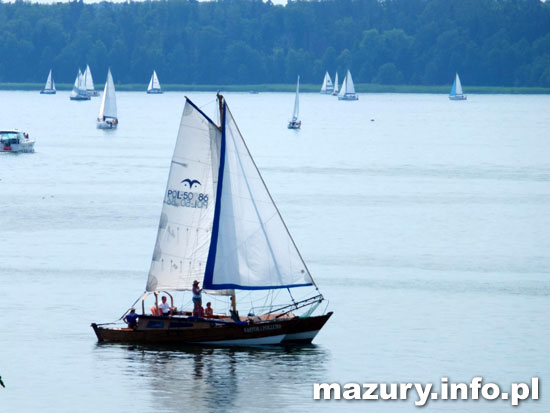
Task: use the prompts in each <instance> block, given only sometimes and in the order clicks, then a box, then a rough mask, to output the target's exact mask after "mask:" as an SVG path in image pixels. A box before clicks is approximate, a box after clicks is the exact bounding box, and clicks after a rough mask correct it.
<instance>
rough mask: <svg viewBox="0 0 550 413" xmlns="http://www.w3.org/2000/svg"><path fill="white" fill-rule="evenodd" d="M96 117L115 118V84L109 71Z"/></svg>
mask: <svg viewBox="0 0 550 413" xmlns="http://www.w3.org/2000/svg"><path fill="white" fill-rule="evenodd" d="M97 117H98V119H103V117H106V118H116V117H117V108H116V94H115V82H113V76H112V75H111V69H109V71H108V72H107V81H106V82H105V89H104V90H103V96H102V98H101V106H100V107H99V114H98V115H97Z"/></svg>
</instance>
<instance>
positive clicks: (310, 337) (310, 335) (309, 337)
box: [285, 330, 319, 340]
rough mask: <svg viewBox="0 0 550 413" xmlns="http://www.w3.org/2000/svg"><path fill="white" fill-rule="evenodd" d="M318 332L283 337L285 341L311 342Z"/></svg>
mask: <svg viewBox="0 0 550 413" xmlns="http://www.w3.org/2000/svg"><path fill="white" fill-rule="evenodd" d="M318 332H319V330H315V331H306V332H304V333H294V334H287V335H285V340H313V338H314V337H315V336H316V335H317V333H318Z"/></svg>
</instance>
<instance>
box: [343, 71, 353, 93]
mask: <svg viewBox="0 0 550 413" xmlns="http://www.w3.org/2000/svg"><path fill="white" fill-rule="evenodd" d="M345 89H346V92H345V93H346V94H355V85H354V84H353V79H352V78H351V72H350V71H349V70H348V73H347V74H346V87H345Z"/></svg>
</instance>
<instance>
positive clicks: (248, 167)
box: [91, 94, 332, 346]
mask: <svg viewBox="0 0 550 413" xmlns="http://www.w3.org/2000/svg"><path fill="white" fill-rule="evenodd" d="M218 103H219V110H220V114H219V116H220V122H219V123H220V124H219V125H217V124H216V123H214V121H213V120H211V119H210V118H209V117H208V116H207V115H206V114H205V113H204V112H202V110H201V109H200V108H199V107H198V106H197V105H196V104H194V103H193V102H192V101H191V100H189V99H188V98H186V102H185V106H184V108H183V115H182V118H181V122H180V128H179V132H178V138H177V141H176V146H175V149H174V154H173V157H172V161H171V164H170V172H169V174H168V184H167V186H166V191H165V193H164V197H163V198H164V199H163V205H162V212H161V215H160V223H159V228H158V232H157V240H156V245H155V247H154V250H153V258H152V262H151V267H150V270H149V275H148V278H147V283H146V287H145V293H144V294H143V295H142V296H141V297H140V298H138V299H137V300H136V302H135V303H134V305H135V304H137V303H138V302H139V301H141V314H139V316H138V319H137V323H136V324H135V325H132V328H125V327H121V326H118V325H114V326H113V325H112V323H107V324H96V323H93V324H92V325H91V326H92V328H93V329H94V332H95V334H96V336H97V339H98V341H100V342H104V341H111V342H126V343H138V344H139V343H147V344H173V345H183V344H206V345H219V346H232V345H234V346H243V345H245V346H246V345H288V344H302V343H311V341H312V340H313V338H314V337H315V336H316V334H317V333H318V332H319V330H320V329H321V328H322V327H323V325H324V324H325V323H326V322H327V320H328V319H329V318H330V316H331V315H332V312H328V313H325V311H326V308H325V310H322V311H321V312H322V314H320V315H313V313H314V311H316V310H317V309H319V307H320V305H321V304H322V303H323V302H324V301H325V299H324V297H323V295H322V294H321V293H320V292H319V289H318V287H317V285H316V284H315V282H314V281H313V278H312V277H311V275H310V272H309V270H308V269H307V266H306V264H305V263H304V261H303V259H302V256H301V255H300V253H299V251H298V249H297V247H296V245H295V243H294V241H293V239H292V237H291V236H290V233H289V232H288V229H287V227H286V225H285V223H284V221H283V219H282V217H281V215H280V213H279V210H278V209H277V207H276V206H275V203H274V201H273V198H272V197H271V195H270V193H269V191H268V189H267V187H266V186H265V182H264V181H263V179H262V177H261V175H260V172H259V170H258V168H257V166H256V164H255V163H254V160H253V159H252V156H251V154H250V152H249V150H248V147H247V146H246V144H245V142H244V139H243V137H242V135H241V133H240V131H239V129H238V127H237V124H236V122H235V120H234V118H233V115H232V113H231V111H230V110H229V107H228V105H227V103H226V101H225V99H224V98H223V96H221V95H219V94H218ZM197 284H200V285H201V286H202V287H203V289H204V290H203V291H202V293H200V292H199V296H198V297H197V296H196V293H197V292H196V291H194V290H193V288H194V286H195V285H197ZM196 288H197V290H198V287H196ZM296 289H300V296H301V297H302V298H300V299H297V300H295V299H294V298H293V295H292V293H291V290H292V291H294V293H295V294H297V293H296ZM237 291H239V292H244V293H246V294H245V297H247V299H246V301H245V299H244V298H243V302H242V303H240V304H241V308H242V306H243V305H245V304H246V302H250V305H251V308H250V309H249V310H248V312H243V314H244V315H240V314H239V310H238V308H239V306H238V305H237V294H236V293H237ZM285 291H288V293H289V296H290V297H289V298H288V299H287V301H286V304H282V303H281V304H280V303H278V302H276V301H278V300H279V299H280V297H282V294H279V292H285ZM191 292H193V298H194V299H196V301H195V309H194V311H193V313H194V315H193V313H191V312H190V311H182V310H181V309H180V310H178V309H177V308H176V307H175V306H174V295H176V294H183V297H182V299H181V300H182V301H181V302H182V304H183V303H186V302H188V300H189V296H188V295H187V298H185V297H186V295H185V294H189V293H191ZM159 294H161V295H164V296H165V297H166V296H167V297H169V302H170V310H169V313H168V312H166V313H165V314H166V315H158V312H157V311H155V309H156V308H158V296H159ZM202 294H208V295H212V296H213V297H216V296H217V297H225V298H223V300H226V299H227V298H228V297H229V301H228V302H227V301H226V304H227V305H228V306H230V307H229V308H230V309H229V314H226V313H225V312H224V313H221V312H217V313H216V312H214V313H213V314H209V315H208V316H204V315H203V313H202V312H201V311H200V309H201V308H202V307H201V306H202V303H201V299H202ZM252 294H267V297H271V298H272V299H273V300H275V301H271V300H270V299H269V298H268V299H267V300H266V298H265V297H264V299H263V300H262V301H261V303H259V304H254V303H255V301H253V299H252V298H250V301H248V297H250V296H251V295H252ZM304 297H307V298H304ZM147 299H149V301H152V300H154V301H153V306H152V307H151V313H149V312H148V309H147V310H146V306H145V302H146V300H147ZM217 300H219V301H221V300H222V299H221V298H218V299H217ZM163 301H164V300H163ZM167 302H168V300H167ZM216 302H218V301H216ZM216 305H218V304H216ZM132 310H133V311H135V309H134V308H132V309H129V310H128V311H129V313H130V314H132V313H133V311H132ZM195 310H196V311H195ZM126 314H128V312H127V313H126ZM126 314H125V316H126ZM125 316H123V317H122V319H123V318H124V317H125Z"/></svg>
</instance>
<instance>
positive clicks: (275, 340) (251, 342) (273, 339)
mask: <svg viewBox="0 0 550 413" xmlns="http://www.w3.org/2000/svg"><path fill="white" fill-rule="evenodd" d="M285 337H286V336H285V335H284V334H281V335H278V336H269V337H259V338H245V339H238V340H220V341H201V342H199V343H198V344H212V345H216V346H259V345H267V344H280V343H281V341H283V339H284V338H285Z"/></svg>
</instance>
